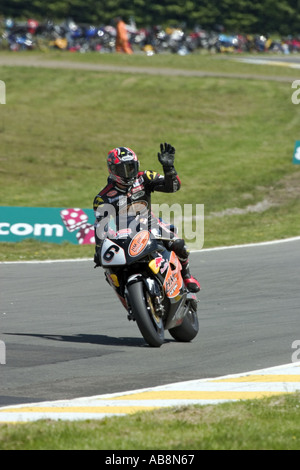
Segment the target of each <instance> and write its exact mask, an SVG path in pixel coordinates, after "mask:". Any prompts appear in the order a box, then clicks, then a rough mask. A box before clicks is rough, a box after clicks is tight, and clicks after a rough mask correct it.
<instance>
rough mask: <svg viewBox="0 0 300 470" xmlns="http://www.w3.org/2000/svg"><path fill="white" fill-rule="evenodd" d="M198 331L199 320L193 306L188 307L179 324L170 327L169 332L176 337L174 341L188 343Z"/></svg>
mask: <svg viewBox="0 0 300 470" xmlns="http://www.w3.org/2000/svg"><path fill="white" fill-rule="evenodd" d="M198 331H199V320H198V315H197V311H195V310H194V309H193V308H190V310H189V312H188V313H187V315H186V316H185V317H184V319H183V322H182V323H181V325H179V326H176V327H175V328H171V329H170V330H169V333H170V335H171V336H172V337H173V338H174V339H176V341H181V342H184V343H188V342H189V341H192V340H193V339H194V338H195V337H196V336H197V334H198Z"/></svg>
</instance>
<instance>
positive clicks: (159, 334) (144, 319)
mask: <svg viewBox="0 0 300 470" xmlns="http://www.w3.org/2000/svg"><path fill="white" fill-rule="evenodd" d="M128 297H129V303H130V306H131V308H132V313H133V316H134V318H135V320H136V322H137V325H138V327H139V330H140V332H141V333H142V336H143V338H144V340H145V341H146V342H147V343H148V344H149V346H152V347H156V348H159V347H160V346H161V345H162V344H163V342H164V337H165V335H164V326H163V322H162V319H161V317H159V316H157V315H156V314H155V310H154V307H153V305H152V301H151V298H150V296H149V295H148V293H146V294H145V293H144V284H143V282H135V283H134V284H131V285H129V286H128Z"/></svg>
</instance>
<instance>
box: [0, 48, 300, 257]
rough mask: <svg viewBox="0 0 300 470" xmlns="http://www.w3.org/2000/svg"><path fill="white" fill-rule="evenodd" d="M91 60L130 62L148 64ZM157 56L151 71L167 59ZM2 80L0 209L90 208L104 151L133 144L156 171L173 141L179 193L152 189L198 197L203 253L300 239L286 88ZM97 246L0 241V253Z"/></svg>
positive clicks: (56, 253) (83, 252) (21, 75)
mask: <svg viewBox="0 0 300 470" xmlns="http://www.w3.org/2000/svg"><path fill="white" fill-rule="evenodd" d="M51 57H52V58H57V57H58V56H57V54H52V55H51ZM59 57H60V58H61V59H62V58H63V57H65V58H68V60H70V58H71V57H72V59H71V60H87V58H88V56H83V57H82V56H80V55H72V54H69V55H67V56H66V55H60V56H59ZM93 57H94V60H98V61H99V60H104V61H106V62H107V61H112V60H114V63H119V64H124V63H126V62H125V61H129V62H127V63H128V64H129V65H132V63H133V61H135V63H136V65H141V63H142V61H145V60H148V59H151V58H149V57H145V56H136V57H130V58H126V57H123V56H121V57H116V56H115V55H111V56H109V57H108V56H105V58H104V59H101V58H99V56H93ZM100 57H102V56H100ZM107 57H108V58H107ZM195 57H196V56H195ZM195 57H193V58H192V59H188V60H190V64H189V68H193V63H195V60H196V59H195ZM153 59H154V60H155V61H156V62H155V64H156V65H155V66H158V65H159V62H161V61H162V58H161V57H160V56H157V57H154V58H153ZM182 59H187V58H181V57H177V56H175V57H174V56H170V58H167V59H165V60H166V62H165V65H168V66H171V65H170V61H171V63H172V67H177V68H180V66H182V61H181V60H182ZM201 60H203V64H202V65H203V67H206V68H207V69H209V68H213V69H214V68H215V67H216V61H215V59H214V58H209V57H204V58H203V59H201ZM180 61H181V62H180ZM228 63H229V62H228V61H225V60H218V64H219V65H218V67H219V70H220V71H222V70H225V71H227V70H228V67H229V66H228ZM209 64H210V65H209ZM161 65H162V64H161ZM244 66H246V67H247V70H249V67H251V66H249V65H247V64H234V69H233V70H232V71H237V69H239V68H240V67H242V69H243V67H244ZM194 67H195V65H194ZM274 69H275V67H270V69H269V70H271V72H270V73H271V74H273V72H274ZM239 70H240V69H239ZM243 70H245V69H243ZM261 70H264V71H265V70H267V67H264V68H263V69H261ZM276 70H278V68H277V69H276ZM282 70H283V69H281V68H280V73H281V74H282ZM284 70H285V69H284ZM288 70H289V69H288ZM0 79H1V80H4V81H5V83H6V88H7V104H6V105H5V106H1V116H0V137H1V153H0V161H1V166H0V180H1V181H0V182H1V185H0V188H1V189H0V191H1V205H3V206H5V205H8V206H9V205H12V206H37V207H67V206H68V207H71V206H72V207H91V204H92V200H93V198H94V195H95V194H96V193H97V192H98V190H99V189H100V188H101V187H102V186H103V185H104V184H105V182H106V177H107V171H106V154H107V151H108V150H110V149H111V148H113V147H115V146H119V145H126V146H129V147H131V148H133V149H134V150H135V151H136V152H137V153H138V155H139V157H140V160H141V165H142V167H143V168H147V169H153V170H160V165H159V163H158V161H157V151H158V150H159V143H160V142H164V141H169V142H171V143H172V144H173V145H174V146H175V147H176V168H177V170H178V173H179V175H180V178H181V181H182V189H181V190H180V191H179V192H178V193H176V194H174V195H172V196H171V198H170V196H166V195H161V194H159V195H158V194H155V195H154V197H153V202H154V203H163V202H170V201H171V202H172V203H180V204H189V203H193V204H196V203H198V204H204V207H205V217H206V218H205V243H204V248H207V247H212V246H218V245H231V244H239V243H248V242H258V241H265V240H272V239H276V238H286V237H290V236H297V235H299V234H300V221H299V216H298V214H299V209H300V198H299V196H300V190H299V188H300V185H299V182H300V172H299V170H300V168H299V166H298V167H297V166H295V165H293V164H292V154H293V148H294V142H295V140H297V139H298V138H299V129H298V127H299V126H298V122H299V112H300V108H299V107H298V106H295V105H293V104H292V102H291V91H292V89H291V84H289V83H277V82H269V81H255V80H238V79H226V78H196V77H178V76H170V77H166V76H159V75H153V76H152V75H151V76H150V75H134V74H117V73H108V72H96V71H82V70H58V69H54V70H50V69H43V68H41V69H36V68H30V67H28V68H27V67H26V68H21V67H1V68H0ZM92 251H93V250H91V247H78V246H73V245H63V246H59V245H58V246H51V245H47V244H40V243H38V242H24V243H17V244H4V243H1V244H0V260H1V261H5V260H11V259H13V260H16V259H45V258H49V257H55V258H64V257H66V258H70V257H86V256H90V254H91V252H92Z"/></svg>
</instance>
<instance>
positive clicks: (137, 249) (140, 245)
mask: <svg viewBox="0 0 300 470" xmlns="http://www.w3.org/2000/svg"><path fill="white" fill-rule="evenodd" d="M149 238H150V233H149V232H148V231H147V230H142V232H139V233H137V234H136V235H135V237H134V238H133V240H132V242H131V243H130V245H129V254H130V256H137V255H139V254H140V253H142V251H143V250H144V249H145V248H146V245H147V243H148V241H149Z"/></svg>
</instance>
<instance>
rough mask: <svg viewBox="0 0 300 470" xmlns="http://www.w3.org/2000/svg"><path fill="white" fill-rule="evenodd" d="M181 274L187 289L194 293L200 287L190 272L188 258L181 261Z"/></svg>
mask: <svg viewBox="0 0 300 470" xmlns="http://www.w3.org/2000/svg"><path fill="white" fill-rule="evenodd" d="M181 266H182V270H181V275H182V278H183V282H184V284H185V287H186V288H187V290H188V291H190V292H193V293H196V292H199V291H200V289H201V286H200V283H199V282H198V281H197V279H195V278H194V277H193V276H192V275H191V273H190V267H189V260H188V259H187V260H186V261H181Z"/></svg>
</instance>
